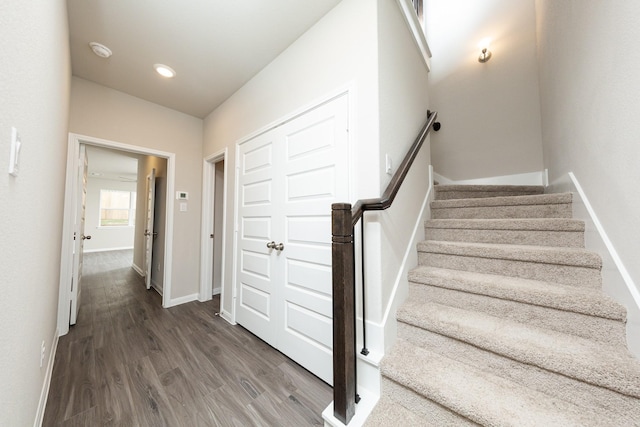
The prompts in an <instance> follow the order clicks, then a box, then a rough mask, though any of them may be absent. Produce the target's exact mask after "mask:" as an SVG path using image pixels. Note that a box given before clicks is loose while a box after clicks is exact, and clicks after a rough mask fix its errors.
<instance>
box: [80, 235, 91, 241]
mask: <svg viewBox="0 0 640 427" xmlns="http://www.w3.org/2000/svg"><path fill="white" fill-rule="evenodd" d="M85 239H86V240H91V235H89V236H85V235H84V234H83V235H82V240H85Z"/></svg>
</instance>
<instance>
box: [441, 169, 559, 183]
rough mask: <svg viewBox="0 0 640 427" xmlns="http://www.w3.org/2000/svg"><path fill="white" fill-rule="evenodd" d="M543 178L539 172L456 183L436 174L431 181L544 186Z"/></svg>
mask: <svg viewBox="0 0 640 427" xmlns="http://www.w3.org/2000/svg"><path fill="white" fill-rule="evenodd" d="M545 176H546V174H545V171H539V172H528V173H518V174H514V175H502V176H491V177H486V178H478V179H463V180H457V181H456V180H453V179H449V178H447V177H446V176H444V175H440V174H439V173H437V172H434V173H433V179H434V180H436V181H438V183H439V184H442V185H452V184H455V185H545V184H546V183H547V181H548V180H547V181H545Z"/></svg>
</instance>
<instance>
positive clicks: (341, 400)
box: [331, 111, 440, 425]
mask: <svg viewBox="0 0 640 427" xmlns="http://www.w3.org/2000/svg"><path fill="white" fill-rule="evenodd" d="M436 117H437V113H436V112H431V111H427V121H426V122H425V124H424V125H423V126H422V128H421V129H420V132H419V134H418V136H417V137H416V139H415V141H414V142H413V145H412V146H411V148H410V149H409V152H408V153H407V155H406V156H405V158H404V160H403V161H402V163H401V164H400V166H399V167H398V170H397V171H396V173H395V174H394V175H393V177H392V178H391V181H390V182H389V185H388V186H387V189H386V190H385V191H384V193H383V194H382V197H379V198H377V199H364V200H358V201H357V202H356V203H355V205H353V207H352V206H351V204H349V203H334V204H333V205H331V231H332V240H331V242H332V243H331V252H332V255H331V258H332V259H331V262H332V266H333V267H332V276H333V415H334V416H335V417H336V418H337V419H338V420H340V422H342V423H343V424H345V425H346V424H348V423H349V421H351V418H352V417H353V415H354V414H355V411H356V409H355V405H356V403H358V401H359V400H360V398H359V396H358V395H357V391H356V378H357V372H356V298H355V293H356V290H355V283H356V281H355V252H354V248H355V246H354V239H353V236H354V228H355V226H356V224H357V223H358V221H360V220H362V222H361V225H363V223H364V220H363V216H364V212H366V211H373V210H384V209H387V208H388V207H390V206H391V204H392V203H393V200H394V199H395V197H396V194H398V190H399V189H400V186H401V185H402V183H403V182H404V179H405V177H406V176H407V174H408V173H409V169H410V168H411V165H412V164H413V162H414V160H415V158H416V156H417V155H418V152H419V151H420V148H421V147H422V144H423V142H424V140H425V139H426V138H427V135H428V134H429V132H430V130H431V128H433V130H435V131H438V130H439V129H440V123H438V122H436ZM361 249H362V251H363V253H362V330H363V334H362V335H363V337H362V340H363V349H362V350H361V354H364V355H367V354H368V353H369V350H368V349H367V346H366V328H365V313H364V306H365V301H364V290H365V280H364V226H363V227H362V233H361Z"/></svg>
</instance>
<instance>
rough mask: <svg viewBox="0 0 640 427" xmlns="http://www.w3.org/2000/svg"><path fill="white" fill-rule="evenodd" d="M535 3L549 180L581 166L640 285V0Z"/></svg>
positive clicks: (588, 190) (596, 206)
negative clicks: (639, 141) (639, 195)
mask: <svg viewBox="0 0 640 427" xmlns="http://www.w3.org/2000/svg"><path fill="white" fill-rule="evenodd" d="M536 9H537V18H538V46H539V52H538V55H539V71H540V97H541V110H542V133H543V144H544V163H545V167H547V168H549V178H550V181H551V182H555V181H558V180H561V179H562V178H563V177H564V176H565V175H566V174H567V173H568V172H573V173H574V175H575V177H576V178H577V180H578V181H579V183H580V185H581V186H582V188H583V190H584V192H585V194H586V196H587V197H588V200H589V202H590V204H591V206H592V208H593V210H594V211H595V213H596V215H597V216H598V219H599V220H600V222H601V223H602V226H603V227H604V229H605V231H606V233H607V235H608V237H609V239H610V240H611V242H612V244H613V246H614V247H615V249H616V251H617V253H618V255H619V256H620V259H621V261H622V263H623V264H624V266H625V267H626V269H627V270H628V272H629V274H630V276H631V279H632V282H633V283H631V286H632V287H635V288H636V289H638V284H639V283H640V263H639V262H638V256H639V254H640V221H638V216H639V214H640V197H638V183H640V168H639V167H638V161H639V159H640V144H638V135H640V120H638V115H639V114H640V103H639V102H638V100H639V99H640V73H638V70H640V51H638V40H640V27H639V26H638V25H637V17H638V16H640V3H638V2H633V1H621V2H616V3H615V5H613V4H611V3H607V2H601V1H596V0H580V1H578V0H566V1H562V2H557V1H550V0H538V1H536ZM605 286H606V284H605ZM627 304H632V301H631V300H628V301H627ZM639 348H640V347H639Z"/></svg>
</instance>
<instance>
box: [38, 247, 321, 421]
mask: <svg viewBox="0 0 640 427" xmlns="http://www.w3.org/2000/svg"><path fill="white" fill-rule="evenodd" d="M84 270H85V275H84V282H83V286H84V287H83V294H82V297H83V298H82V302H81V306H80V313H79V318H78V323H77V324H76V325H75V326H73V327H71V330H70V332H69V333H68V334H67V335H65V336H63V337H60V341H59V343H58V349H57V353H56V359H55V364H54V367H53V378H52V380H51V388H50V391H49V398H48V401H47V407H46V411H45V415H44V423H43V425H44V426H107V425H109V426H112V425H113V426H153V427H156V426H304V425H322V424H323V422H322V417H321V416H320V413H321V412H322V410H324V408H325V407H326V406H327V405H328V404H329V402H330V401H331V400H332V391H331V388H330V387H329V386H328V385H327V384H325V383H324V382H322V381H321V380H319V379H317V378H316V377H314V376H313V375H311V374H310V373H309V372H307V371H306V370H304V369H303V368H301V367H300V366H298V365H297V364H295V363H294V362H292V361H291V360H289V359H288V358H287V357H285V356H284V355H282V354H281V353H279V352H278V351H276V350H274V349H273V348H271V347H269V346H268V345H266V344H265V343H264V342H263V341H261V340H259V339H258V338H256V337H255V336H253V335H252V334H251V333H249V332H247V331H246V330H245V329H243V328H242V327H240V326H231V325H229V324H228V323H227V322H226V321H224V320H223V319H221V318H220V317H218V316H216V315H215V313H216V312H217V311H218V307H219V300H218V299H217V298H214V300H213V301H209V302H206V303H200V302H192V303H188V304H183V305H180V306H177V307H172V308H169V309H163V308H162V307H161V305H162V304H161V297H160V296H159V295H158V294H157V293H156V292H155V291H153V290H150V291H147V290H146V289H145V287H144V283H143V281H142V279H141V278H140V277H139V276H138V275H137V274H136V273H135V272H134V271H133V270H132V269H131V251H117V252H116V251H114V252H105V253H90V254H86V255H85V262H84Z"/></svg>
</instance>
